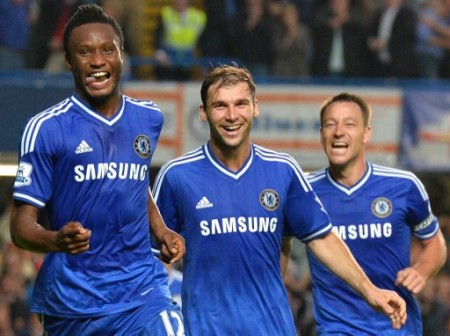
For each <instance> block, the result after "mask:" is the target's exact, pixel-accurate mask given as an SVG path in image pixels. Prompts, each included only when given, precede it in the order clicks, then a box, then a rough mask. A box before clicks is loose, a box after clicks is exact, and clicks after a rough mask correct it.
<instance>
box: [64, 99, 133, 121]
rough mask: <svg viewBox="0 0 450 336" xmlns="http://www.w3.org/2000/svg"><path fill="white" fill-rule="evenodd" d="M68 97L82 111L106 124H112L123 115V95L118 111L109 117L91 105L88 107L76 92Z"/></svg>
mask: <svg viewBox="0 0 450 336" xmlns="http://www.w3.org/2000/svg"><path fill="white" fill-rule="evenodd" d="M70 99H71V100H72V101H73V103H74V104H75V105H77V106H78V107H80V108H81V109H82V110H83V111H84V112H86V113H87V114H89V115H90V116H91V117H93V118H95V119H97V120H100V121H101V122H103V123H105V124H107V125H108V126H112V125H114V124H115V123H116V122H117V121H118V120H119V119H120V118H121V117H122V115H123V111H124V107H125V96H123V95H122V102H121V104H120V107H119V110H118V112H117V113H116V114H115V115H114V116H113V117H112V118H111V119H109V118H105V117H104V116H102V115H101V114H100V113H98V112H96V111H95V110H93V109H92V108H91V107H89V106H88V105H87V104H86V103H85V102H84V101H83V100H81V98H80V97H78V96H77V95H76V94H73V95H72V97H70Z"/></svg>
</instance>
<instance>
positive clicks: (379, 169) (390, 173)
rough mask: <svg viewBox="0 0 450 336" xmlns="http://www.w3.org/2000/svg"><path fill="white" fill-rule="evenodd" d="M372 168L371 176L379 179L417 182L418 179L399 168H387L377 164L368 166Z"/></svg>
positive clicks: (411, 173) (409, 172)
mask: <svg viewBox="0 0 450 336" xmlns="http://www.w3.org/2000/svg"><path fill="white" fill-rule="evenodd" d="M370 165H371V167H372V174H373V175H374V176H379V177H381V178H383V177H384V178H392V179H405V180H418V177H417V176H416V175H415V174H414V173H413V172H411V171H409V170H404V169H400V168H394V167H387V166H382V165H378V164H370Z"/></svg>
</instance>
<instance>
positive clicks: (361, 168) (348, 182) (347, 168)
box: [329, 160, 367, 187]
mask: <svg viewBox="0 0 450 336" xmlns="http://www.w3.org/2000/svg"><path fill="white" fill-rule="evenodd" d="M366 171H367V163H366V161H365V160H364V161H362V162H352V163H350V164H347V165H342V166H339V165H330V167H329V172H330V175H331V177H332V178H333V179H334V180H335V181H336V182H339V183H340V184H342V185H344V186H346V187H352V186H354V185H355V184H356V183H358V182H359V181H360V180H361V179H362V177H363V176H364V174H365V173H366Z"/></svg>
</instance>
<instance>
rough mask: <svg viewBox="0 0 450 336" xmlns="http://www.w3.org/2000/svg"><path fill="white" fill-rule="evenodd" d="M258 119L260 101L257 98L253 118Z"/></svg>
mask: <svg viewBox="0 0 450 336" xmlns="http://www.w3.org/2000/svg"><path fill="white" fill-rule="evenodd" d="M258 117H259V106H258V99H256V98H255V100H254V106H253V118H258Z"/></svg>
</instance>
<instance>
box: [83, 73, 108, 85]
mask: <svg viewBox="0 0 450 336" xmlns="http://www.w3.org/2000/svg"><path fill="white" fill-rule="evenodd" d="M110 77H111V74H110V73H109V72H106V71H99V72H92V73H90V74H88V75H87V77H86V85H90V84H93V83H103V82H105V81H107V80H108V79H109V78H110Z"/></svg>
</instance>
